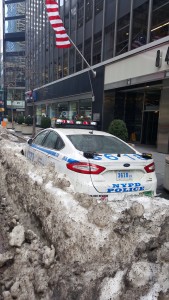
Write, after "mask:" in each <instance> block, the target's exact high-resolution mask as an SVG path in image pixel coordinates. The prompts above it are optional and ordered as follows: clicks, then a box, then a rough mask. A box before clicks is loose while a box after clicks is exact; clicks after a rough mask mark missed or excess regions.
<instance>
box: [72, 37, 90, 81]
mask: <svg viewBox="0 0 169 300" xmlns="http://www.w3.org/2000/svg"><path fill="white" fill-rule="evenodd" d="M68 38H69V40H70V42H71V44H72V45H73V46H74V47H75V49H76V51H77V52H78V53H79V54H80V55H81V57H82V58H83V60H84V61H85V63H86V64H87V66H88V67H89V69H90V70H91V71H92V73H93V77H94V78H95V77H96V71H94V70H93V69H92V67H91V66H90V65H89V63H88V62H87V60H86V59H85V57H84V56H83V54H82V53H81V52H80V50H79V49H78V48H77V46H76V45H75V43H74V42H73V41H72V39H71V38H70V37H69V36H68Z"/></svg>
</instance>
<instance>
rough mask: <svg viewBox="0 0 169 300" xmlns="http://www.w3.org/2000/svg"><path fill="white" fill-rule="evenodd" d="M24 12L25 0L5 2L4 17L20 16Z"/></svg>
mask: <svg viewBox="0 0 169 300" xmlns="http://www.w3.org/2000/svg"><path fill="white" fill-rule="evenodd" d="M24 14H25V2H18V3H9V4H5V18H7V17H16V16H22V15H24Z"/></svg>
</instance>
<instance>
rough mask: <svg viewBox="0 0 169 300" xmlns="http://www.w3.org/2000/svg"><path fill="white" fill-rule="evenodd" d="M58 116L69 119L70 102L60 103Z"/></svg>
mask: <svg viewBox="0 0 169 300" xmlns="http://www.w3.org/2000/svg"><path fill="white" fill-rule="evenodd" d="M56 118H61V119H69V104H68V102H62V103H58V105H57V111H56Z"/></svg>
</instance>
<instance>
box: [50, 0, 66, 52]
mask: <svg viewBox="0 0 169 300" xmlns="http://www.w3.org/2000/svg"><path fill="white" fill-rule="evenodd" d="M46 10H47V14H48V18H49V21H50V24H51V26H52V27H53V29H54V31H55V32H56V47H58V48H69V47H71V43H70V40H69V37H68V35H67V33H66V30H65V28H64V25H63V22H62V20H61V18H60V16H59V5H58V3H57V2H56V1H54V0H46Z"/></svg>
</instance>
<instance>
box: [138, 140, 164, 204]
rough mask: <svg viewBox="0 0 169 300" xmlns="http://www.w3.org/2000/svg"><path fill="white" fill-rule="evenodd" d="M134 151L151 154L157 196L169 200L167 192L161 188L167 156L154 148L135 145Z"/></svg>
mask: <svg viewBox="0 0 169 300" xmlns="http://www.w3.org/2000/svg"><path fill="white" fill-rule="evenodd" d="M135 149H136V150H138V151H139V152H141V153H142V152H148V153H151V154H152V156H153V159H154V162H155V167H156V175H157V194H160V197H162V198H166V199H168V200H169V192H168V191H166V190H165V189H164V188H163V181H164V172H165V158H166V156H167V155H169V154H164V153H159V152H157V149H156V147H155V146H149V145H148V146H147V145H139V144H138V145H135Z"/></svg>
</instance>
